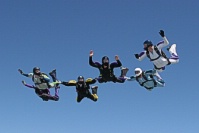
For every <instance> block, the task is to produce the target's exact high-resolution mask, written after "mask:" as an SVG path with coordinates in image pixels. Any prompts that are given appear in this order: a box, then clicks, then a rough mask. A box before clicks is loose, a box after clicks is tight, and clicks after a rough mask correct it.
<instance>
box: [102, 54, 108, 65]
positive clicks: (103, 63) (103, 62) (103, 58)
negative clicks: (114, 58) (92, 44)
mask: <svg viewBox="0 0 199 133" xmlns="http://www.w3.org/2000/svg"><path fill="white" fill-rule="evenodd" d="M102 65H103V67H105V68H106V67H108V66H109V58H108V57H107V56H104V57H102Z"/></svg>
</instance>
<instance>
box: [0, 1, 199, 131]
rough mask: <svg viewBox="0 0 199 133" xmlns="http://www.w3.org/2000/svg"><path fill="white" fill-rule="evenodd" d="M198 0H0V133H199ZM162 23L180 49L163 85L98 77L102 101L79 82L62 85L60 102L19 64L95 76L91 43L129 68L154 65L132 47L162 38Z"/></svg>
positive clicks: (66, 76) (98, 53) (65, 76)
mask: <svg viewBox="0 0 199 133" xmlns="http://www.w3.org/2000/svg"><path fill="white" fill-rule="evenodd" d="M198 6H199V1H198V0H189V1H188V0H181V1H178V0H167V1H164V0H150V1H149V0H148V1H147V0H0V46H1V48H0V57H1V97H0V101H1V102H0V106H1V107H0V133H55V132H56V133H66V132H68V133H80V132H81V133H90V132H93V133H146V132H147V133H198V132H199V114H198V112H199V104H198V101H199V90H198V89H199V88H198V86H197V85H198V80H197V79H198V74H199V73H198V70H197V66H198V65H199V61H198V57H197V54H198V49H199V46H198V35H199V34H198V31H199V25H198V24H199V16H198V15H199V8H198ZM160 29H163V30H164V31H165V35H166V37H167V39H168V40H169V42H170V45H171V44H173V43H176V44H177V52H178V55H179V57H180V62H179V63H178V64H175V65H170V66H168V67H167V68H166V70H165V71H164V72H162V73H160V75H161V76H162V78H163V79H164V80H165V82H166V86H165V87H164V88H155V89H154V90H153V91H147V90H146V89H144V88H142V87H140V86H139V84H138V83H137V82H135V81H134V82H133V81H132V82H130V81H126V82H125V83H123V84H119V83H112V82H109V83H104V84H99V83H96V85H98V86H99V89H98V96H99V99H98V101H97V102H93V101H91V100H89V99H86V98H85V99H83V100H82V102H81V103H77V102H76V95H77V94H76V92H75V88H74V87H65V86H61V89H60V100H59V101H58V102H55V101H49V102H44V101H42V100H41V99H40V98H39V97H37V95H36V94H35V93H34V91H33V90H32V89H30V88H27V87H24V86H23V85H22V83H21V81H22V80H25V81H26V82H27V83H30V84H33V83H32V81H31V79H28V78H26V77H23V76H22V75H20V74H19V73H18V71H17V70H18V68H21V69H22V70H23V71H24V72H25V73H29V72H32V68H33V67H35V66H39V67H40V68H41V71H42V72H45V73H48V72H50V71H51V70H52V69H54V68H56V69H57V75H58V78H59V79H60V80H62V81H68V80H70V79H75V80H76V79H77V77H78V76H79V75H83V76H84V77H85V78H89V77H92V78H94V77H97V76H98V75H99V71H98V70H97V69H95V68H93V67H91V66H89V64H88V57H89V51H90V50H93V51H94V56H93V60H94V61H101V58H102V56H104V55H107V56H109V59H110V61H111V62H113V61H115V60H114V56H115V55H119V58H120V60H121V62H122V64H123V66H125V67H128V68H129V72H128V74H127V76H131V75H134V69H135V68H136V67H141V68H142V69H144V70H148V69H152V68H153V65H152V63H151V62H149V60H148V59H147V58H146V59H145V60H143V61H142V62H139V61H137V60H136V59H135V58H134V54H135V53H139V52H141V51H142V50H143V42H144V41H145V40H146V39H150V40H151V41H152V42H153V43H154V44H156V43H157V42H159V41H161V40H162V38H161V37H160V35H159V33H158V32H159V30H160ZM164 50H165V52H166V54H167V55H169V53H168V51H166V48H165V49H164ZM115 74H116V75H118V76H119V74H120V69H115ZM51 94H54V89H52V90H51Z"/></svg>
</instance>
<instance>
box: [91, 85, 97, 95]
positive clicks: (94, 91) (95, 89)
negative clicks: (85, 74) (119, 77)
mask: <svg viewBox="0 0 199 133" xmlns="http://www.w3.org/2000/svg"><path fill="white" fill-rule="evenodd" d="M97 88H98V86H92V87H91V90H92V94H97Z"/></svg>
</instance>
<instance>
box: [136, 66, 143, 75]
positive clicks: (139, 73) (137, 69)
mask: <svg viewBox="0 0 199 133" xmlns="http://www.w3.org/2000/svg"><path fill="white" fill-rule="evenodd" d="M141 74H142V69H141V68H135V76H136V77H138V76H140V75H141Z"/></svg>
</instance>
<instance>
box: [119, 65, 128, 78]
mask: <svg viewBox="0 0 199 133" xmlns="http://www.w3.org/2000/svg"><path fill="white" fill-rule="evenodd" d="M120 69H121V76H120V77H125V76H126V74H127V72H128V71H129V69H128V68H126V67H121V68H120Z"/></svg>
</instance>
